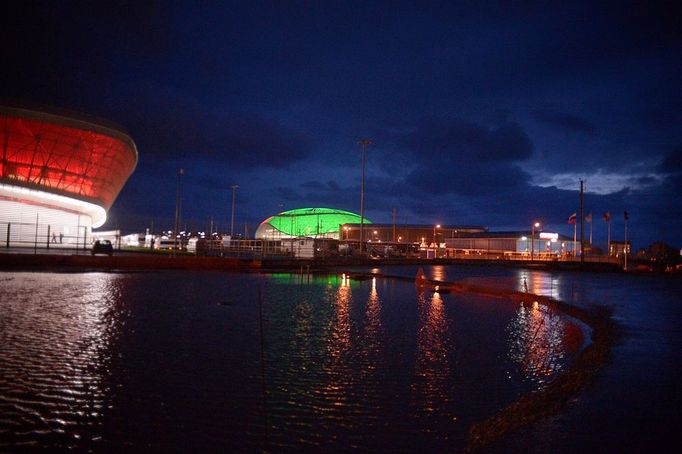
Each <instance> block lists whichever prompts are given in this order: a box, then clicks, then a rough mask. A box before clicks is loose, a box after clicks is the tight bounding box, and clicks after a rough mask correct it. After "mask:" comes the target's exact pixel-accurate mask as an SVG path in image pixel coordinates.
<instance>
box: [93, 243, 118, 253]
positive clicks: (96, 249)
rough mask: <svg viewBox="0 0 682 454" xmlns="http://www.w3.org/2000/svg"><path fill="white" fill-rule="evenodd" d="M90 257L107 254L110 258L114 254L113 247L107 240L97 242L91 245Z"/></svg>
mask: <svg viewBox="0 0 682 454" xmlns="http://www.w3.org/2000/svg"><path fill="white" fill-rule="evenodd" d="M91 252H92V255H95V254H107V255H109V256H111V255H112V254H113V253H114V245H113V244H111V241H109V240H97V241H95V243H94V244H93V245H92V251H91Z"/></svg>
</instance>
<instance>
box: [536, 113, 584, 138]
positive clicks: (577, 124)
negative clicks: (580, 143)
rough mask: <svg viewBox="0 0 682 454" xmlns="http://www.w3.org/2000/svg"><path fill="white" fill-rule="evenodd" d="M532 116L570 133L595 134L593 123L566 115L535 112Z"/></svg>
mask: <svg viewBox="0 0 682 454" xmlns="http://www.w3.org/2000/svg"><path fill="white" fill-rule="evenodd" d="M532 115H533V118H535V119H536V120H539V121H541V122H543V123H545V124H547V125H550V126H553V127H557V128H560V129H562V130H564V131H568V132H576V133H583V134H594V132H595V129H596V128H595V126H594V124H593V123H592V122H590V121H588V120H586V119H584V118H580V117H578V116H575V115H570V114H566V113H561V112H555V111H552V110H535V111H533V112H532Z"/></svg>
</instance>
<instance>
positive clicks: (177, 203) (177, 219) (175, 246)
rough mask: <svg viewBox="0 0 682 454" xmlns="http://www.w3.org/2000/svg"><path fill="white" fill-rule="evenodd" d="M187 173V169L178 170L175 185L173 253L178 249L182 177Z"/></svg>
mask: <svg viewBox="0 0 682 454" xmlns="http://www.w3.org/2000/svg"><path fill="white" fill-rule="evenodd" d="M184 173H185V169H180V170H178V176H177V182H176V185H175V227H174V229H173V235H174V236H173V251H176V250H177V249H178V230H179V225H180V177H181V176H182V175H183V174H184Z"/></svg>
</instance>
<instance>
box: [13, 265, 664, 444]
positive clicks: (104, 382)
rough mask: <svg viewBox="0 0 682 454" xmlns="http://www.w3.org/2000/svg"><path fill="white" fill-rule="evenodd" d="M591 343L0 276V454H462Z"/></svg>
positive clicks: (111, 284)
mask: <svg viewBox="0 0 682 454" xmlns="http://www.w3.org/2000/svg"><path fill="white" fill-rule="evenodd" d="M397 271H399V272H403V273H407V274H409V273H414V270H411V269H401V270H397ZM428 271H429V273H430V274H432V275H434V276H435V277H438V276H439V275H440V276H441V277H449V278H450V279H453V280H455V279H457V278H461V277H463V274H462V273H461V272H460V271H458V270H454V269H444V268H435V269H433V270H428ZM505 273H507V272H506V271H504V272H502V274H501V275H498V276H496V277H495V278H496V279H497V280H504V282H505V283H506V284H510V285H519V283H518V282H517V281H518V278H519V276H515V275H513V274H512V275H507V274H505ZM445 274H449V276H445ZM490 276H491V275H490V274H487V275H483V276H478V277H477V276H470V278H474V279H485V278H489V277H490ZM546 279H547V278H546V277H536V276H535V275H532V276H528V280H530V281H531V282H530V283H528V282H527V284H526V285H533V286H534V285H536V284H535V282H536V280H537V282H539V283H543V284H542V285H544V283H545V282H546ZM585 280H586V283H585V285H584V286H583V287H581V288H580V289H578V290H576V289H575V288H573V289H572V290H571V291H572V292H573V293H572V294H571V295H573V297H575V299H577V300H579V299H580V295H581V294H582V293H584V292H586V291H587V290H586V288H587V287H589V278H585ZM506 284H505V285H506ZM556 285H557V289H556V291H562V292H566V291H567V290H566V288H565V287H566V284H564V283H563V282H557V284H556ZM553 291H554V290H553ZM581 292H582V293H581ZM259 295H260V297H259ZM259 301H260V304H259ZM261 327H262V329H261ZM576 333H577V334H576ZM586 335H587V336H589V332H588V331H587V332H586ZM587 341H588V339H586V338H584V337H583V336H581V330H580V329H578V328H577V325H576V324H575V323H574V321H572V320H570V319H568V318H567V317H565V316H563V315H561V314H556V313H551V312H549V311H548V310H547V309H545V308H543V307H541V306H540V307H538V306H536V305H533V303H532V301H528V302H526V303H524V304H523V305H519V304H518V303H512V302H510V301H506V300H504V299H499V298H497V299H491V298H484V297H479V296H474V295H454V294H437V293H435V294H434V293H432V292H431V291H426V292H421V293H420V292H419V291H417V290H416V289H415V286H414V285H413V284H411V283H409V282H401V281H397V280H393V279H385V278H379V279H372V280H366V281H350V280H347V279H344V278H343V277H342V276H341V275H340V274H339V275H329V276H319V277H312V278H311V279H310V280H308V279H305V280H301V278H300V277H299V276H296V275H290V274H271V275H254V274H249V275H240V274H224V273H180V272H177V273H176V272H166V273H140V274H106V273H82V274H49V273H18V272H17V273H2V274H0V451H7V450H10V451H14V450H18V449H21V448H27V449H35V448H51V449H54V448H58V449H59V448H74V449H78V450H88V449H90V450H97V451H121V450H135V451H140V450H145V451H178V450H180V451H184V450H190V449H197V450H202V451H215V450H230V451H258V450H272V451H282V450H299V449H313V450H340V449H348V448H359V449H362V450H368V449H373V450H392V451H417V450H430V451H435V450H437V451H452V450H456V449H458V448H461V447H463V446H464V444H465V440H466V433H467V430H468V428H469V427H470V425H471V424H472V423H473V422H475V421H478V420H482V419H484V418H486V417H487V416H490V415H491V414H492V413H493V412H494V411H495V410H496V409H498V408H500V407H502V406H504V405H506V404H508V403H510V402H513V401H514V400H516V399H517V398H518V397H519V396H520V395H522V394H524V393H528V392H533V391H535V390H539V389H542V387H543V386H545V384H546V383H548V382H549V381H551V380H552V378H553V377H555V376H556V375H557V374H559V373H561V372H562V371H563V370H565V368H566V367H568V366H569V365H570V361H571V359H572V358H573V357H574V356H575V355H576V354H577V352H578V351H579V349H580V348H581V346H582V345H584V343H585V342H587ZM660 347H661V344H660V343H659V348H660ZM612 380H613V379H612Z"/></svg>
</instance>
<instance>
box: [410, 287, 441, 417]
mask: <svg viewBox="0 0 682 454" xmlns="http://www.w3.org/2000/svg"><path fill="white" fill-rule="evenodd" d="M417 306H418V312H419V332H418V333H417V357H416V359H415V382H414V384H413V391H414V392H415V393H416V394H420V395H421V399H419V400H420V401H422V402H423V410H424V411H426V412H433V411H435V410H436V409H438V408H440V406H441V404H443V400H444V398H445V397H446V396H447V389H446V388H447V387H446V385H447V379H448V376H449V375H450V364H449V361H448V354H449V347H448V345H449V338H448V337H449V334H448V324H447V317H446V314H445V306H444V304H443V299H442V298H441V296H440V294H438V293H437V292H435V293H434V294H433V295H432V297H431V298H430V299H427V298H426V297H425V296H424V292H420V293H418V295H417Z"/></svg>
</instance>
